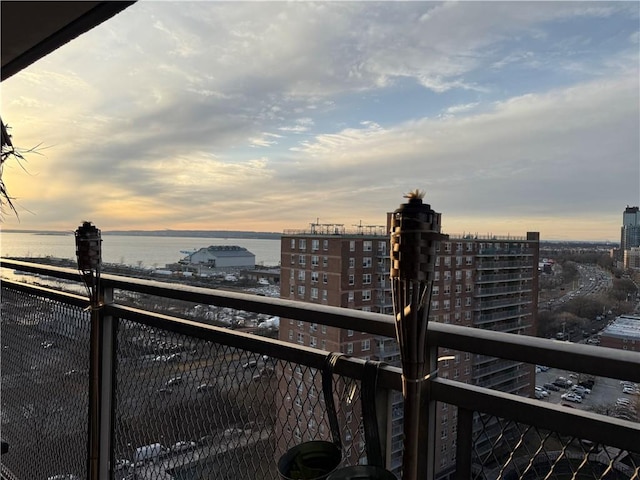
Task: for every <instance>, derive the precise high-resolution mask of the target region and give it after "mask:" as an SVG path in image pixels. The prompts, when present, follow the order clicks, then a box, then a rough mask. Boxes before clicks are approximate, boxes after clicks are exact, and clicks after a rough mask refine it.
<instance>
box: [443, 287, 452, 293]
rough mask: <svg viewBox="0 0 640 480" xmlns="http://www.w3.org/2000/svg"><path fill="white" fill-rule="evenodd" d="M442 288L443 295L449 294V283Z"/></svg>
mask: <svg viewBox="0 0 640 480" xmlns="http://www.w3.org/2000/svg"><path fill="white" fill-rule="evenodd" d="M442 290H443V292H444V294H445V295H451V285H445V286H444V287H443V288H442Z"/></svg>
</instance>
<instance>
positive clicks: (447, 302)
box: [442, 300, 451, 310]
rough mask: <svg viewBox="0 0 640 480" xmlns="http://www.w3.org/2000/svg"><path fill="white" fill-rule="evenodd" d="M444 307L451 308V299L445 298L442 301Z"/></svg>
mask: <svg viewBox="0 0 640 480" xmlns="http://www.w3.org/2000/svg"><path fill="white" fill-rule="evenodd" d="M442 308H443V309H445V310H449V309H450V308H451V301H450V300H445V301H443V302H442Z"/></svg>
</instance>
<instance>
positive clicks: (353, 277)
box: [349, 275, 356, 285]
mask: <svg viewBox="0 0 640 480" xmlns="http://www.w3.org/2000/svg"><path fill="white" fill-rule="evenodd" d="M355 283H356V280H355V276H354V275H349V285H354V284H355Z"/></svg>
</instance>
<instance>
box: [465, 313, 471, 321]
mask: <svg viewBox="0 0 640 480" xmlns="http://www.w3.org/2000/svg"><path fill="white" fill-rule="evenodd" d="M464 319H465V320H471V312H469V311H466V312H464Z"/></svg>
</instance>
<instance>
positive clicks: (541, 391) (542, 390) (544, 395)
mask: <svg viewBox="0 0 640 480" xmlns="http://www.w3.org/2000/svg"><path fill="white" fill-rule="evenodd" d="M536 392H539V393H540V394H541V395H542V396H543V397H548V396H549V392H547V391H546V390H545V389H544V388H542V387H538V386H536Z"/></svg>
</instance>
